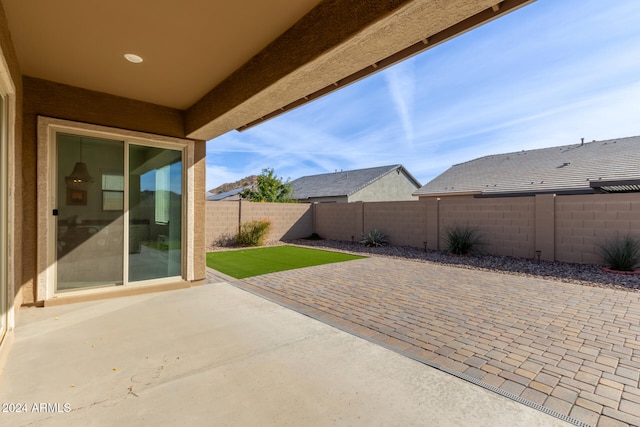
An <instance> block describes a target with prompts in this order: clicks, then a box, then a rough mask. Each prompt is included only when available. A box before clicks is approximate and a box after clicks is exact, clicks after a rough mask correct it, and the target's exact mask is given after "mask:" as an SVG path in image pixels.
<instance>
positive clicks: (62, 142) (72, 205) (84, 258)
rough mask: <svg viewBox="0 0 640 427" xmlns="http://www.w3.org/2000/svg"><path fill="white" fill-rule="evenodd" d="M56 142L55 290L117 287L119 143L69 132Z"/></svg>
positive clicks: (121, 246) (119, 258)
mask: <svg viewBox="0 0 640 427" xmlns="http://www.w3.org/2000/svg"><path fill="white" fill-rule="evenodd" d="M56 140H57V148H58V150H57V151H58V152H57V160H58V162H57V163H58V168H57V202H58V203H57V212H54V215H55V216H56V233H57V235H56V261H57V262H56V267H57V268H56V270H57V280H56V282H57V291H69V290H75V289H79V288H88V287H97V286H114V285H122V284H123V283H124V278H123V268H124V267H123V266H124V257H123V251H124V232H125V229H124V213H125V211H124V142H123V141H112V140H107V139H99V138H90V137H86V136H77V135H69V134H57V138H56ZM56 214H57V215H56Z"/></svg>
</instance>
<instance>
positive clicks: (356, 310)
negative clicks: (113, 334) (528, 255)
mask: <svg viewBox="0 0 640 427" xmlns="http://www.w3.org/2000/svg"><path fill="white" fill-rule="evenodd" d="M232 283H234V284H235V285H236V286H240V287H243V288H245V289H247V290H250V291H253V292H256V293H259V294H261V295H263V296H265V297H268V298H270V299H272V300H274V301H277V302H279V303H281V304H283V305H286V306H288V307H290V308H293V309H295V310H297V311H300V312H302V313H305V314H308V315H311V316H313V317H316V318H318V319H320V320H323V321H325V322H327V323H330V324H332V325H334V326H337V327H340V328H341V329H344V330H347V331H350V332H352V333H354V334H356V335H359V336H362V337H366V338H368V339H369V340H371V341H374V342H377V343H380V344H383V345H385V346H388V347H390V348H393V349H396V350H399V351H401V352H404V353H406V354H408V355H411V356H412V357H415V358H418V359H420V360H423V361H427V362H428V363H432V364H437V365H439V366H443V367H446V368H447V369H450V370H453V371H456V372H459V373H463V374H465V375H467V376H470V377H473V378H476V379H478V380H480V381H482V382H483V383H486V384H488V385H490V386H493V387H497V388H500V389H501V390H504V391H506V392H508V393H510V394H512V395H515V396H519V397H520V398H522V399H526V400H528V401H530V402H533V403H535V404H538V405H542V406H543V407H545V408H548V409H550V410H552V411H555V412H557V413H559V414H562V415H565V416H568V417H571V418H573V419H576V420H579V421H581V422H583V423H585V424H588V425H593V426H624V425H640V388H639V379H640V293H639V292H629V291H624V290H613V289H603V288H595V287H586V286H581V285H575V284H568V283H562V282H557V281H552V280H543V279H536V278H527V277H520V276H515V275H506V274H499V273H491V272H481V271H477V270H468V269H462V268H455V267H445V266H440V265H435V264H430V263H421V262H414V261H406V260H399V259H390V258H383V257H371V258H367V259H363V260H357V261H349V262H344V263H339V264H331V265H323V266H317V267H310V268H305V269H299V270H291V271H285V272H280V273H273V274H268V275H264V276H259V277H254V278H249V279H244V280H243V281H232Z"/></svg>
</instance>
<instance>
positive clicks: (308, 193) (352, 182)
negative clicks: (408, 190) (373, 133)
mask: <svg viewBox="0 0 640 427" xmlns="http://www.w3.org/2000/svg"><path fill="white" fill-rule="evenodd" d="M397 169H402V171H403V172H404V173H405V175H406V176H407V178H408V179H409V180H411V181H413V182H414V183H415V185H416V188H418V187H420V183H419V182H418V181H416V179H415V178H414V177H413V176H411V174H410V173H409V172H408V171H407V170H406V169H405V168H404V167H403V166H402V165H390V166H379V167H375V168H367V169H356V170H351V171H344V172H342V171H340V172H332V173H325V174H320V175H309V176H303V177H301V178H298V179H296V180H293V181H291V186H292V188H293V195H294V197H295V198H296V199H299V200H304V199H309V198H314V197H337V196H350V195H352V194H354V193H355V192H357V191H359V190H361V189H363V188H364V187H366V186H367V185H369V184H371V183H373V182H374V181H377V180H378V179H380V178H382V177H383V176H385V175H387V174H388V173H390V172H393V171H395V170H397Z"/></svg>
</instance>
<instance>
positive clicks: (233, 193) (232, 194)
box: [207, 187, 249, 202]
mask: <svg viewBox="0 0 640 427" xmlns="http://www.w3.org/2000/svg"><path fill="white" fill-rule="evenodd" d="M247 188H249V187H242V188H236V189H233V190H229V191H225V192H224V193H218V194H211V193H208V194H207V202H220V201H223V200H224V201H232V200H240V199H241V197H240V193H242V192H243V191H244V190H246V189H247Z"/></svg>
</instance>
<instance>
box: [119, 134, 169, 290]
mask: <svg viewBox="0 0 640 427" xmlns="http://www.w3.org/2000/svg"><path fill="white" fill-rule="evenodd" d="M181 265H182V151H179V150H170V149H165V148H157V147H147V146H141V145H134V144H130V145H129V276H128V280H129V281H130V282H136V281H141V280H149V279H159V278H166V277H176V276H180V275H181V272H182V269H181Z"/></svg>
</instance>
